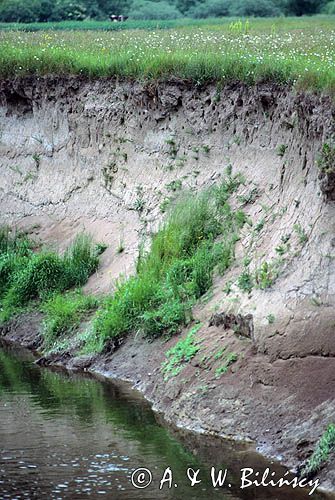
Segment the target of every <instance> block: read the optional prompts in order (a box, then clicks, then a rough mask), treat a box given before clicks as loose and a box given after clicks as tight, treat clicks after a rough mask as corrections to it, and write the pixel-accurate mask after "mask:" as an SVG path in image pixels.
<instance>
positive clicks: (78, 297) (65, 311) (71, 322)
mask: <svg viewBox="0 0 335 500" xmlns="http://www.w3.org/2000/svg"><path fill="white" fill-rule="evenodd" d="M98 303H99V301H98V299H96V298H94V297H91V296H86V295H83V293H82V292H81V291H80V290H75V291H72V292H68V293H66V294H61V293H58V294H56V295H54V296H52V297H51V298H50V299H48V300H47V301H46V302H45V303H44V304H43V305H42V311H43V312H44V313H45V320H44V327H43V330H42V335H43V339H44V348H46V349H50V348H52V347H54V346H55V343H56V342H57V341H58V339H59V338H60V337H62V336H64V334H66V335H69V334H71V333H73V332H75V330H76V329H77V328H78V326H79V325H80V323H81V321H82V320H83V319H84V318H85V316H86V314H87V313H89V312H92V311H93V310H95V309H96V308H97V307H98Z"/></svg>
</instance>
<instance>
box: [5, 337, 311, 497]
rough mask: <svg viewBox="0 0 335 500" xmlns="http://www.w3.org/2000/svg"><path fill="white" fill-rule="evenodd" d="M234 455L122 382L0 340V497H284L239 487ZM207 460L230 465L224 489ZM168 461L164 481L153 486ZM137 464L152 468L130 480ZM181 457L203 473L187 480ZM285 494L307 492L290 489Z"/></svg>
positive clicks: (291, 495) (282, 494)
mask: <svg viewBox="0 0 335 500" xmlns="http://www.w3.org/2000/svg"><path fill="white" fill-rule="evenodd" d="M179 434H180V433H179ZM180 440H182V441H183V442H184V446H183V445H182V444H181V443H180ZM205 443H207V445H206V444H205ZM187 449H192V450H195V452H196V453H197V454H198V456H197V457H196V456H195V455H194V454H192V453H190V452H189V451H187ZM204 450H205V451H204ZM210 450H211V451H210ZM236 456H237V454H236V453H235V459H234V458H233V457H234V453H230V452H229V454H227V450H226V449H225V447H224V446H223V445H222V441H220V442H219V443H218V442H217V441H216V442H215V444H213V443H212V442H211V440H210V439H208V438H206V439H204V438H203V437H199V436H193V437H192V435H191V434H189V433H182V434H180V435H176V436H175V437H174V436H173V435H172V433H171V432H168V431H167V430H166V428H165V427H162V426H161V425H159V424H158V422H157V419H156V417H155V415H154V414H153V412H152V411H151V409H150V407H149V405H148V404H146V403H145V402H143V400H142V399H141V398H138V397H136V395H135V394H134V393H133V392H131V391H129V390H127V389H125V388H122V389H121V388H120V387H119V386H115V385H113V384H110V383H104V382H100V381H98V380H95V379H92V378H90V377H84V376H79V375H75V374H67V373H64V372H55V371H51V370H47V369H41V368H39V367H38V366H36V365H34V364H33V363H32V357H31V356H30V355H29V354H28V353H27V352H26V351H23V350H19V349H17V348H16V347H15V348H14V347H9V346H5V345H2V346H1V345H0V492H1V495H0V497H1V499H2V498H3V499H7V498H8V499H23V498H29V499H35V498H36V499H42V498H48V499H82V498H83V499H84V498H88V497H90V498H94V499H95V498H101V497H108V498H113V499H121V500H123V499H127V500H128V499H129V500H132V499H137V500H142V499H153V500H157V499H183V498H185V499H190V500H192V499H204V498H205V499H212V498H213V499H216V498H220V499H225V498H226V499H235V498H236V499H242V498H245V499H249V498H255V499H256V498H264V499H265V498H268V499H271V498H273V499H275V498H284V497H285V492H284V491H283V492H278V491H277V492H275V493H272V492H271V491H265V489H263V492H260V491H252V490H248V491H246V490H244V491H243V492H242V491H241V490H239V488H238V478H237V476H236V474H237V473H238V467H239V466H240V462H238V461H236ZM240 456H241V455H240ZM224 457H227V462H228V463H227V464H224V462H226V460H225V458H224ZM234 460H235V464H234ZM209 465H220V466H222V467H230V469H231V473H230V478H231V480H232V481H233V482H234V484H232V487H231V488H230V489H229V488H228V486H227V488H226V489H217V490H215V489H214V488H213V486H212V485H211V484H210V483H209V479H208V477H207V476H209V474H207V472H208V471H209ZM263 465H264V464H263ZM168 466H170V467H171V469H172V471H173V487H172V488H171V489H169V490H168V489H167V488H165V489H164V491H159V489H158V487H159V480H160V479H161V477H162V474H163V471H164V470H165V469H166V468H167V467H168ZM265 466H266V463H265ZM138 467H147V468H148V469H150V470H151V471H152V474H153V478H154V480H153V483H152V484H151V486H150V487H148V488H146V489H141V490H138V489H135V488H134V487H133V486H132V485H131V482H130V477H131V474H132V472H133V470H134V469H136V468H138ZM188 467H192V468H193V469H198V468H199V469H201V471H202V477H201V479H202V483H201V484H200V485H197V486H195V487H194V488H191V487H190V486H189V481H188V479H187V476H186V470H187V468H188ZM203 471H206V474H205V475H204V473H203ZM174 484H177V485H178V486H177V487H174ZM285 498H290V499H292V500H293V499H298V498H301V499H302V498H310V497H308V495H307V493H305V492H298V493H297V494H294V495H293V494H292V491H291V492H290V494H289V496H288V495H287V492H286V497H285ZM313 498H317V497H316V496H314V495H313Z"/></svg>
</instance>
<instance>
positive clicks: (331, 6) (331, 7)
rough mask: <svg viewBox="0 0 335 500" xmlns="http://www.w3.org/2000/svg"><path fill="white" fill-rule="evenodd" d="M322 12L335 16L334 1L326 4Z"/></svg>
mask: <svg viewBox="0 0 335 500" xmlns="http://www.w3.org/2000/svg"><path fill="white" fill-rule="evenodd" d="M322 12H323V13H324V14H331V15H334V14H335V0H332V2H328V3H327V4H326V5H325V6H324V7H323V9H322Z"/></svg>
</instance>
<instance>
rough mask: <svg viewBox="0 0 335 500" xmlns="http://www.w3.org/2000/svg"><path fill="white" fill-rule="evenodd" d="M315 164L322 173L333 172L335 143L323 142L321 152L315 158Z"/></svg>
mask: <svg viewBox="0 0 335 500" xmlns="http://www.w3.org/2000/svg"><path fill="white" fill-rule="evenodd" d="M317 165H318V167H319V169H320V171H321V172H322V173H324V174H331V173H333V172H335V145H334V144H331V143H328V142H326V143H324V144H323V146H322V149H321V153H320V155H319V158H318V160H317Z"/></svg>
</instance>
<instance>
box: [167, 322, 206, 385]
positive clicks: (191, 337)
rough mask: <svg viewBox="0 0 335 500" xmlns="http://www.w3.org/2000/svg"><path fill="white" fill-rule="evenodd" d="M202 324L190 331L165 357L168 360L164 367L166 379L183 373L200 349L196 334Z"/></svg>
mask: <svg viewBox="0 0 335 500" xmlns="http://www.w3.org/2000/svg"><path fill="white" fill-rule="evenodd" d="M201 326H202V325H201V324H198V325H195V326H194V327H193V328H191V329H190V331H189V332H188V334H187V335H186V337H185V338H184V339H181V340H179V341H178V342H177V343H176V345H175V346H174V347H172V348H171V349H169V350H168V351H167V352H166V354H165V356H166V358H167V360H166V361H165V362H164V363H163V365H162V373H163V374H164V379H165V380H168V379H169V378H171V377H175V376H176V375H178V373H180V372H181V371H182V369H183V368H184V367H185V365H186V363H188V362H189V361H190V360H191V359H192V358H194V356H195V355H196V354H197V352H198V351H199V349H200V346H199V342H197V341H196V340H195V334H196V333H197V331H198V330H199V329H200V328H201Z"/></svg>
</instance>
